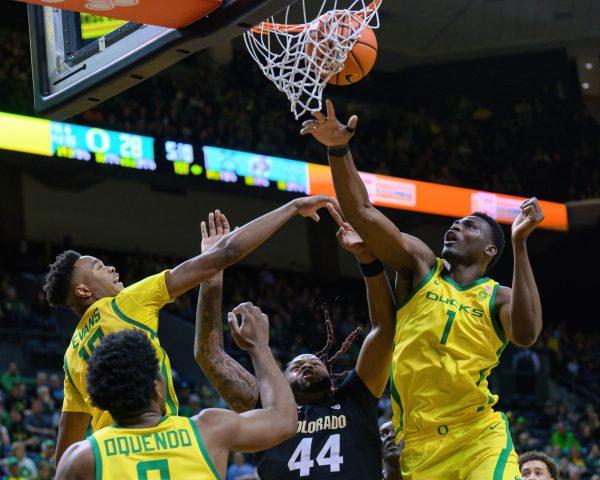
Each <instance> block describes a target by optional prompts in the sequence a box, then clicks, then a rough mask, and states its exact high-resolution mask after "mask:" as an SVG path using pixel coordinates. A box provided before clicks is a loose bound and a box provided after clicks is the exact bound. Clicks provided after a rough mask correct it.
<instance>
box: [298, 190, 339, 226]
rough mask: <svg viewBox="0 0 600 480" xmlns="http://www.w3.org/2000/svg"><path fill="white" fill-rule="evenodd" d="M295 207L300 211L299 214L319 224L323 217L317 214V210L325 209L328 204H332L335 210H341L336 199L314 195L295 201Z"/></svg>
mask: <svg viewBox="0 0 600 480" xmlns="http://www.w3.org/2000/svg"><path fill="white" fill-rule="evenodd" d="M293 203H294V205H295V207H296V208H297V209H298V213H299V214H300V215H302V216H303V217H310V218H312V219H313V220H314V221H315V222H318V221H319V220H320V219H321V217H319V214H318V213H317V210H320V209H321V208H325V206H327V204H332V205H333V206H334V208H337V209H338V210H339V208H340V207H339V205H338V202H337V200H336V199H335V198H333V197H329V196H327V195H314V196H312V197H302V198H297V199H296V200H293Z"/></svg>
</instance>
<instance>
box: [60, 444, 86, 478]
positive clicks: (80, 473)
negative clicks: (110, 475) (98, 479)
mask: <svg viewBox="0 0 600 480" xmlns="http://www.w3.org/2000/svg"><path fill="white" fill-rule="evenodd" d="M94 472H95V462H94V451H93V449H92V444H91V443H90V442H89V441H88V440H82V441H80V442H77V443H74V444H73V445H71V446H70V447H69V448H68V449H67V450H66V451H65V453H64V455H63V456H62V458H61V460H60V463H59V465H58V469H57V471H56V479H57V480H79V479H87V478H93V476H94Z"/></svg>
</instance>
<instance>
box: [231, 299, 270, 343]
mask: <svg viewBox="0 0 600 480" xmlns="http://www.w3.org/2000/svg"><path fill="white" fill-rule="evenodd" d="M237 315H241V316H242V324H241V325H240V324H239V323H238V319H237ZM227 321H228V322H229V328H230V329H231V335H232V336H233V339H234V340H235V343H236V344H237V346H238V347H240V348H241V349H242V350H246V351H248V352H249V351H252V350H257V349H264V348H268V346H269V317H268V316H267V315H265V314H264V313H262V310H261V309H260V308H258V307H256V306H254V305H253V304H252V303H250V302H245V303H241V304H240V305H238V306H237V307H235V308H234V309H233V310H232V311H231V312H229V314H228V315H227Z"/></svg>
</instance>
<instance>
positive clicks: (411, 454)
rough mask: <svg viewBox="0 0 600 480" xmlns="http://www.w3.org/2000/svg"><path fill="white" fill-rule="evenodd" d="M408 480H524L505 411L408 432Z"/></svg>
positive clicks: (404, 455)
mask: <svg viewBox="0 0 600 480" xmlns="http://www.w3.org/2000/svg"><path fill="white" fill-rule="evenodd" d="M404 438H405V445H404V451H403V452H402V457H401V458H400V467H401V470H402V475H403V477H404V480H520V479H521V474H520V472H519V465H518V462H517V454H516V453H515V450H514V448H513V442H512V439H511V437H510V431H509V429H508V420H506V417H505V416H504V414H503V413H500V412H494V411H493V410H492V411H490V412H489V413H486V414H485V415H483V416H481V417H478V418H477V419H475V420H473V421H470V422H467V423H462V424H458V425H440V426H439V427H438V428H437V431H434V432H433V433H432V432H429V431H428V432H417V433H413V434H407V435H405V437H404Z"/></svg>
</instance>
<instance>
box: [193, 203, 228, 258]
mask: <svg viewBox="0 0 600 480" xmlns="http://www.w3.org/2000/svg"><path fill="white" fill-rule="evenodd" d="M230 230H231V227H230V226H229V221H228V220H227V217H226V216H225V215H224V214H222V213H221V211H220V210H215V211H214V212H210V213H209V214H208V228H207V222H202V223H201V224H200V232H201V234H202V243H201V250H200V251H201V252H202V253H204V252H206V251H207V250H209V249H210V248H211V247H212V246H213V245H214V244H215V243H217V242H218V241H219V240H221V238H223V237H224V236H225V235H227V234H228V233H229V232H230Z"/></svg>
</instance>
